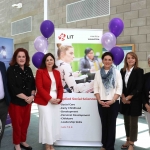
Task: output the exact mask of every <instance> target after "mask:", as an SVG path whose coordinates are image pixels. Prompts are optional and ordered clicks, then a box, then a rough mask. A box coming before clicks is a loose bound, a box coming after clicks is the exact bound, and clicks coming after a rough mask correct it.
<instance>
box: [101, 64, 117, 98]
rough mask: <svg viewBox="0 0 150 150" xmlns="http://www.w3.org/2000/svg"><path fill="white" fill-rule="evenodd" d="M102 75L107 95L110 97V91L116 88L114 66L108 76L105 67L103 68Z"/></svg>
mask: <svg viewBox="0 0 150 150" xmlns="http://www.w3.org/2000/svg"><path fill="white" fill-rule="evenodd" d="M100 75H101V78H102V83H103V85H104V87H105V89H106V95H108V94H109V90H110V89H112V88H115V78H116V74H115V68H114V67H113V66H112V67H111V68H110V69H109V71H108V72H107V74H106V72H105V69H104V67H102V68H101V69H100Z"/></svg>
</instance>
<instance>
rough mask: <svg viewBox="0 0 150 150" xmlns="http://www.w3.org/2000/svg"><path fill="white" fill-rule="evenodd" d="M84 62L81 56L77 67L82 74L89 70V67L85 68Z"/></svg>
mask: <svg viewBox="0 0 150 150" xmlns="http://www.w3.org/2000/svg"><path fill="white" fill-rule="evenodd" d="M84 62H85V60H84V58H82V59H81V60H80V67H79V68H80V71H81V73H82V74H86V73H89V72H90V68H85V63H84Z"/></svg>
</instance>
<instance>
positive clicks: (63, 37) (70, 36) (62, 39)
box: [58, 33, 74, 41]
mask: <svg viewBox="0 0 150 150" xmlns="http://www.w3.org/2000/svg"><path fill="white" fill-rule="evenodd" d="M66 37H67V39H73V37H74V35H66V34H65V33H61V34H60V35H59V36H58V39H59V40H61V41H64V40H65V38H66Z"/></svg>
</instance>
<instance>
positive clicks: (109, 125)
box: [98, 100, 119, 150]
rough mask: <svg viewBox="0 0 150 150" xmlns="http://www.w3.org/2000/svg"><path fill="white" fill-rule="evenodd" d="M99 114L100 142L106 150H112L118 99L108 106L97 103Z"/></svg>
mask: <svg viewBox="0 0 150 150" xmlns="http://www.w3.org/2000/svg"><path fill="white" fill-rule="evenodd" d="M98 110H99V115H100V118H101V123H102V144H103V147H104V148H105V149H106V150H114V144H115V137H116V118H117V116H118V111H119V101H118V100H117V101H116V102H115V103H114V104H112V105H111V106H110V107H102V105H100V104H99V103H98Z"/></svg>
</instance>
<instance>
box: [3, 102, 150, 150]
mask: <svg viewBox="0 0 150 150" xmlns="http://www.w3.org/2000/svg"><path fill="white" fill-rule="evenodd" d="M138 125H139V131H138V141H137V142H136V143H135V148H134V149H135V150H150V136H149V133H148V126H147V124H146V121H145V118H144V117H140V118H139V124H138ZM27 139H28V140H27V141H28V143H29V144H31V145H32V147H33V150H44V146H43V145H42V144H39V143H38V110H37V107H36V105H35V104H34V105H33V106H32V116H31V123H30V127H29V131H28V138H27ZM124 141H125V131H124V124H123V119H122V115H120V114H119V116H118V118H117V131H116V144H115V149H116V150H120V149H121V148H120V146H121V145H122V144H123V143H124ZM0 149H1V150H13V144H12V128H11V127H7V128H6V129H5V133H4V137H3V140H2V146H1V148H0ZM99 149H100V148H99V147H62V146H59V147H58V146H57V147H55V150H99Z"/></svg>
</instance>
